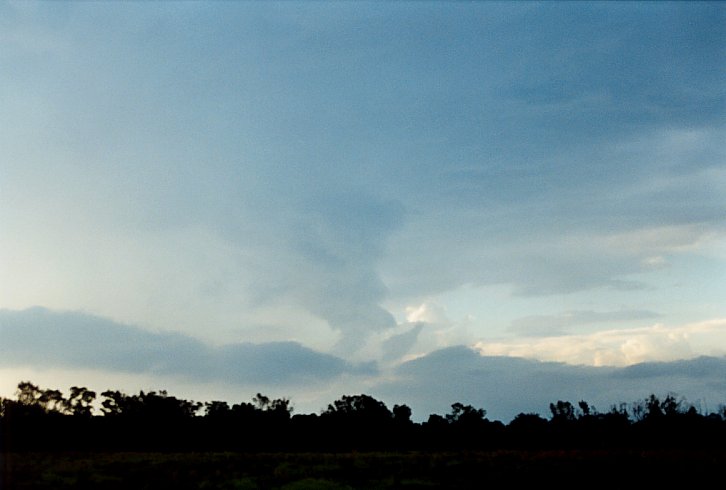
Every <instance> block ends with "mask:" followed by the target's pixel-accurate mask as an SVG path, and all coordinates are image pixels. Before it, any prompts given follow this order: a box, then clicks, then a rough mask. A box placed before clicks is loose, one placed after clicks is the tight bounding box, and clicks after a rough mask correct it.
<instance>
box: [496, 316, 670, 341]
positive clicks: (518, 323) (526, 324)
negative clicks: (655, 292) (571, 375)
mask: <svg viewBox="0 0 726 490" xmlns="http://www.w3.org/2000/svg"><path fill="white" fill-rule="evenodd" d="M658 316H660V315H659V314H658V313H655V312H653V311H648V310H617V311H605V312H598V311H592V310H573V311H566V312H563V313H560V314H558V315H532V316H526V317H522V318H517V319H515V320H513V321H512V323H511V324H510V326H509V330H510V331H511V332H513V333H516V334H517V335H521V336H531V337H551V336H560V335H564V334H565V332H566V331H567V330H568V327H584V326H587V325H591V324H594V323H619V322H627V321H631V320H644V319H652V318H657V317H658Z"/></svg>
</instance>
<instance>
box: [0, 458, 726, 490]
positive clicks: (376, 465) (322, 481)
mask: <svg viewBox="0 0 726 490" xmlns="http://www.w3.org/2000/svg"><path fill="white" fill-rule="evenodd" d="M3 459H4V460H3V485H2V488H3V489H6V490H16V489H17V490H21V489H71V488H73V489H77V488H98V489H112V490H113V489H138V490H143V489H166V488H169V489H171V488H173V489H273V488H274V489H285V490H293V489H294V490H301V489H389V488H390V489H393V488H397V489H434V488H501V487H502V486H504V485H507V486H511V485H514V484H529V485H531V484H532V483H537V484H540V485H542V484H545V483H548V484H560V485H562V486H572V485H573V484H577V485H578V486H595V487H600V486H602V485H603V484H610V485H613V486H615V485H617V487H618V488H622V487H623V486H626V487H629V486H633V485H636V484H637V485H645V486H652V485H666V486H667V487H672V486H673V485H674V484H676V483H683V484H689V485H693V484H694V483H698V482H700V481H703V482H706V481H708V480H709V479H710V478H714V477H716V476H719V475H720V473H721V472H722V468H723V467H724V465H725V464H726V451H724V452H714V451H708V452H700V451H693V450H689V451H688V452H684V451H673V450H671V451H607V452H604V451H582V450H577V451H490V452H431V453H426V452H412V453H381V452H361V453H357V452H351V453H268V454H242V453H117V452H116V453H112V452H109V453H6V454H4V455H3Z"/></svg>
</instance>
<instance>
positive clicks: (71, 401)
mask: <svg viewBox="0 0 726 490" xmlns="http://www.w3.org/2000/svg"><path fill="white" fill-rule="evenodd" d="M95 399H96V392H95V391H91V390H89V389H88V388H86V387H85V386H84V387H81V388H79V387H78V386H72V387H71V394H70V396H69V397H68V409H69V410H70V412H71V413H72V414H73V415H75V416H78V417H90V416H91V415H93V406H92V403H93V401H94V400H95Z"/></svg>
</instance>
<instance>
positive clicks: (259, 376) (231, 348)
mask: <svg viewBox="0 0 726 490" xmlns="http://www.w3.org/2000/svg"><path fill="white" fill-rule="evenodd" d="M0 363H2V365H3V366H5V367H11V366H33V367H46V368H64V367H65V368H83V369H100V370H108V371H121V372H127V373H153V374H163V375H180V376H182V377H188V378H190V379H193V380H202V381H204V380H209V381H225V382H230V383H247V384H262V383H264V384H267V385H284V384H291V383H297V382H302V381H307V382H315V381H323V380H332V379H334V378H336V377H338V376H340V375H342V374H346V373H347V374H367V375H369V374H373V373H375V371H376V368H375V365H373V364H363V365H352V364H350V363H348V362H346V361H344V360H342V359H340V358H337V357H335V356H332V355H328V354H323V353H319V352H316V351H314V350H312V349H308V348H306V347H304V346H302V345H300V344H298V343H296V342H271V343H263V344H252V343H239V344H230V345H225V346H222V347H212V346H208V345H206V344H204V343H202V342H200V341H198V340H196V339H193V338H191V337H187V336H184V335H181V334H176V333H161V332H159V333H156V332H149V331H145V330H142V329H140V328H136V327H133V326H129V325H123V324H120V323H116V322H113V321H111V320H108V319H105V318H100V317H97V316H93V315H87V314H84V313H78V312H56V311H51V310H48V309H45V308H39V307H38V308H31V309H27V310H22V311H11V310H0Z"/></svg>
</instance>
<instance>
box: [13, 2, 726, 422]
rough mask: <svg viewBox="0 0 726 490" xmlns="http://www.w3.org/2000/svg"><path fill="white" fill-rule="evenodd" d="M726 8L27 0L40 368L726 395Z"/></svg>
mask: <svg viewBox="0 0 726 490" xmlns="http://www.w3.org/2000/svg"><path fill="white" fill-rule="evenodd" d="M725 75H726V7H724V5H723V4H721V3H719V2H707V3H698V2H675V3H670V2H644V3H640V2H625V3H618V2H594V3H589V2H541V3H540V2H502V3H499V2H473V3H468V2H467V3H464V2H461V3H459V2H411V3H409V2H340V3H336V2H321V3H316V2H281V3H275V2H179V3H176V2H158V3H156V2H111V3H108V2H54V3H48V2H40V3H36V2H17V3H16V2H6V3H2V4H0V112H1V113H2V117H0V148H2V151H0V396H6V397H7V396H12V395H13V393H14V390H15V387H16V386H17V383H18V382H20V381H22V380H31V381H33V382H35V383H37V384H40V385H42V387H49V388H59V389H61V390H67V389H68V388H69V387H70V386H74V385H85V386H88V387H90V388H92V389H96V390H99V391H103V390H105V389H122V390H125V391H127V392H137V391H138V390H141V389H143V390H147V391H148V390H153V389H157V390H158V389H167V390H168V391H169V392H170V393H172V394H175V395H177V396H182V397H187V398H191V399H195V400H199V401H210V400H213V399H216V400H227V401H229V402H235V403H236V402H239V401H249V400H250V399H251V397H252V396H254V394H255V393H257V392H262V393H264V394H267V395H270V396H277V397H288V398H290V399H292V401H293V406H294V407H295V410H296V411H297V412H298V413H310V412H318V411H320V410H322V409H324V408H325V407H326V406H327V404H328V403H330V402H332V401H334V400H336V399H338V398H339V397H340V396H342V395H350V394H357V393H366V394H370V395H372V396H375V397H377V398H379V399H381V400H383V401H385V402H386V403H388V404H389V406H392V405H393V404H396V403H398V404H402V403H405V404H407V405H409V406H410V407H411V408H412V409H413V412H414V418H415V419H416V418H417V419H425V418H426V417H427V416H428V415H429V414H430V413H447V412H448V410H449V407H450V405H451V404H452V403H454V402H457V401H458V402H463V403H468V404H472V405H475V406H477V407H481V408H484V409H485V410H487V412H488V414H489V417H490V418H494V419H498V420H503V421H506V420H508V419H511V418H512V417H513V416H514V415H516V414H517V413H520V412H537V413H540V414H543V415H547V407H548V404H549V403H550V402H553V401H556V400H559V399H562V400H571V401H576V400H580V399H585V400H586V401H588V402H590V403H591V404H593V405H595V406H596V408H600V409H602V410H607V409H608V408H609V406H610V405H612V404H617V403H621V402H632V401H634V400H638V399H642V398H645V397H646V396H648V395H649V394H650V393H656V394H664V393H676V394H678V395H679V396H683V397H686V398H687V399H688V401H690V402H692V403H697V404H698V405H699V407H703V408H704V410H705V409H708V410H713V409H716V408H717V407H718V406H719V404H726V382H725V381H724V380H726V376H724V375H725V374H726V357H725V356H726V302H725V301H724V298H726V192H724V191H726V117H725V116H726V83H724V79H725Z"/></svg>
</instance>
